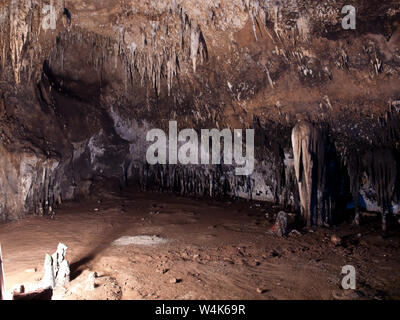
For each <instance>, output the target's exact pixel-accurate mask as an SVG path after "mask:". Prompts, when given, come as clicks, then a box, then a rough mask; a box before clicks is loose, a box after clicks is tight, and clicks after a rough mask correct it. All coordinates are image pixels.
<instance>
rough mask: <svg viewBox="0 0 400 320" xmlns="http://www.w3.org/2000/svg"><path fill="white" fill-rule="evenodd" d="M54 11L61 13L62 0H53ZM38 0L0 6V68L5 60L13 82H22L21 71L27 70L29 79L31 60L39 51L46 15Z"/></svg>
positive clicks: (13, 2) (13, 1)
mask: <svg viewBox="0 0 400 320" xmlns="http://www.w3.org/2000/svg"><path fill="white" fill-rule="evenodd" d="M55 6H56V9H55V10H56V14H57V15H60V14H62V13H63V12H64V0H58V1H57V2H56V3H55ZM45 14H46V13H44V12H43V11H42V6H41V3H40V1H34V0H26V1H18V0H10V1H9V2H8V3H6V4H5V5H4V6H3V7H2V8H1V9H0V20H1V21H0V58H1V66H2V70H3V71H4V70H5V67H6V64H7V61H8V59H10V61H11V66H12V70H13V74H14V79H15V82H16V83H17V84H18V83H19V82H20V81H21V72H22V71H26V72H27V73H28V81H29V80H30V79H31V76H32V73H33V71H34V59H35V58H36V57H40V56H41V54H42V47H41V45H40V42H39V37H40V35H41V33H42V32H46V30H45V29H43V28H42V27H41V26H42V23H43V20H44V18H45Z"/></svg>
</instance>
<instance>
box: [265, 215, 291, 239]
mask: <svg viewBox="0 0 400 320" xmlns="http://www.w3.org/2000/svg"><path fill="white" fill-rule="evenodd" d="M269 231H270V232H271V233H273V234H275V235H277V236H279V237H284V236H285V235H287V233H288V217H287V213H286V212H284V211H280V212H279V213H278V216H277V217H276V221H275V224H274V225H273V227H272V228H271V229H270V230H269Z"/></svg>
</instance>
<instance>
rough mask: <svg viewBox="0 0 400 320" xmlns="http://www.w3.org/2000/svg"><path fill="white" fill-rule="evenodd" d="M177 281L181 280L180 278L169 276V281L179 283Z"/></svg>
mask: <svg viewBox="0 0 400 320" xmlns="http://www.w3.org/2000/svg"><path fill="white" fill-rule="evenodd" d="M179 282H182V280H181V279H177V278H171V279H170V280H169V283H179Z"/></svg>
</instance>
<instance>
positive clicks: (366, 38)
mask: <svg viewBox="0 0 400 320" xmlns="http://www.w3.org/2000/svg"><path fill="white" fill-rule="evenodd" d="M346 4H347V3H346V2H345V1H331V0H325V1H319V2H318V3H316V2H315V1H311V0H288V1H258V0H230V1H227V0H218V1H204V0H203V1H200V0H185V1H183V0H163V1H156V2H155V1H138V0H135V1H127V0H121V1H94V0H90V1H80V0H74V1H72V0H69V1H68V0H60V1H52V2H51V1H45V0H41V1H39V0H38V1H34V0H30V1H17V0H11V1H8V0H7V1H5V0H2V1H0V22H1V23H0V60H1V63H0V67H1V71H0V219H2V220H7V219H18V218H21V217H23V216H25V215H26V214H29V213H31V214H36V215H47V214H50V215H53V214H54V212H55V211H56V209H57V206H58V205H59V204H61V203H62V202H63V201H65V200H69V199H74V198H76V197H77V196H80V195H87V194H88V193H90V192H91V190H93V186H95V185H96V184H99V183H102V182H107V183H106V184H107V185H108V186H114V187H124V186H126V185H134V184H136V185H139V186H140V187H141V188H142V189H144V190H156V191H165V192H170V191H172V192H177V193H180V194H183V195H194V196H201V197H203V196H211V197H219V196H230V197H245V198H249V199H255V200H263V201H271V202H275V203H277V204H280V205H282V206H284V207H291V208H293V209H295V210H297V211H299V212H301V213H302V214H301V217H302V218H303V220H304V222H305V223H307V224H309V225H318V226H323V225H331V224H333V223H335V222H337V221H340V220H342V219H354V221H355V222H356V223H360V222H362V221H361V217H360V211H362V210H371V211H378V212H382V220H383V226H386V220H387V219H386V218H387V217H388V216H389V217H390V215H391V214H393V213H396V212H397V211H398V198H399V179H398V173H399V172H400V171H399V170H398V163H399V161H398V160H399V145H398V138H399V135H398V133H399V107H400V89H399V86H398V82H399V81H398V79H399V76H400V27H399V14H400V4H399V3H398V2H396V1H379V2H378V1H368V2H365V1H353V4H352V5H353V6H354V7H355V8H356V17H357V24H356V29H355V30H352V29H349V30H345V29H343V27H342V19H343V17H344V15H343V14H342V8H343V7H344V6H345V5H346ZM48 6H50V7H48ZM49 13H52V14H53V18H54V28H53V25H52V21H51V19H50V20H48V19H49ZM44 26H46V27H44ZM171 120H175V121H177V123H178V127H179V128H178V129H179V130H181V129H184V128H194V129H196V130H197V131H198V132H200V130H201V129H203V128H204V129H213V128H217V129H219V130H221V129H223V128H229V129H234V128H238V129H249V128H254V129H255V130H256V133H255V151H256V152H255V158H256V159H255V160H256V161H255V169H254V172H253V174H252V175H250V176H236V175H234V172H233V170H234V167H233V166H230V165H227V164H223V163H222V164H220V165H204V166H201V167H193V166H190V165H188V166H184V165H173V166H172V165H155V166H152V165H149V164H148V163H147V162H146V159H145V155H146V149H147V147H148V143H147V142H146V133H147V132H148V130H150V129H152V128H160V129H163V130H164V131H167V130H166V129H167V127H168V122H169V121H171ZM298 120H301V121H300V122H299V121H298ZM292 132H293V135H292ZM292 137H293V139H292ZM111 182H112V183H111ZM384 228H385V227H384Z"/></svg>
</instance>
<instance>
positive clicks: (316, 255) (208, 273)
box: [0, 191, 400, 299]
mask: <svg viewBox="0 0 400 320" xmlns="http://www.w3.org/2000/svg"><path fill="white" fill-rule="evenodd" d="M278 211H279V208H275V207H272V206H271V205H267V204H257V203H251V202H247V201H233V200H229V201H211V200H196V199H189V198H182V197H178V196H172V195H165V194H156V193H138V192H128V191H126V192H123V193H118V194H117V193H107V194H102V195H101V196H100V195H99V196H96V197H94V196H93V197H91V198H89V199H85V200H82V201H80V202H70V203H65V204H64V205H63V206H62V208H60V209H58V210H56V214H55V217H54V218H53V219H51V218H49V217H32V216H31V217H28V218H26V219H24V220H20V221H16V222H9V223H5V224H1V225H0V242H1V245H2V248H3V260H4V268H5V276H6V281H7V283H6V285H7V289H8V290H10V289H11V288H12V287H14V286H15V285H17V284H21V283H23V284H25V286H26V287H27V289H29V288H31V287H32V288H33V287H34V286H35V285H37V284H38V282H39V281H40V279H41V277H42V275H43V273H42V271H43V261H44V256H45V253H53V252H54V251H55V250H56V248H57V244H58V243H59V242H63V243H65V244H66V245H67V246H68V251H67V258H68V260H69V261H70V263H71V279H72V280H71V282H70V284H69V286H68V287H67V288H58V289H57V290H55V292H54V295H53V299H399V298H400V254H399V253H400V235H399V232H398V228H397V230H394V231H392V233H389V234H388V235H387V236H386V237H382V235H381V233H380V231H379V230H380V229H379V227H380V226H379V223H378V218H377V217H369V218H366V220H367V221H366V222H364V225H363V226H362V227H355V226H351V225H349V224H343V225H341V226H338V227H336V228H333V229H314V230H309V229H298V228H297V230H298V231H299V232H300V234H293V233H292V234H291V235H290V236H288V237H286V238H279V237H277V236H274V235H272V234H269V233H268V232H267V231H268V229H269V228H270V227H271V226H272V222H273V218H274V215H275V213H276V212H278ZM266 215H267V217H266ZM146 235H147V236H157V237H159V238H162V239H166V240H167V241H166V242H163V241H161V242H160V243H156V244H153V245H146V243H145V244H136V245H135V244H133V245H132V244H131V245H121V243H120V244H119V245H118V244H114V243H113V242H114V241H115V240H117V239H119V238H121V237H123V236H146ZM332 235H337V236H339V237H341V238H342V240H343V241H342V244H341V245H338V246H335V244H333V243H332V241H331V236H332ZM159 238H156V237H153V239H156V240H157V239H159ZM162 239H161V240H162ZM125 240H126V239H125ZM122 244H123V243H122ZM345 265H353V266H354V267H355V268H356V271H357V290H350V291H349V290H347V291H345V290H342V289H341V281H342V277H343V275H341V270H342V267H343V266H345ZM94 272H95V273H96V274H94ZM93 280H94V283H93Z"/></svg>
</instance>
